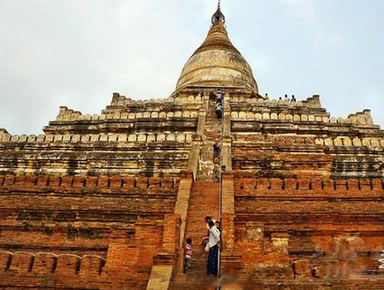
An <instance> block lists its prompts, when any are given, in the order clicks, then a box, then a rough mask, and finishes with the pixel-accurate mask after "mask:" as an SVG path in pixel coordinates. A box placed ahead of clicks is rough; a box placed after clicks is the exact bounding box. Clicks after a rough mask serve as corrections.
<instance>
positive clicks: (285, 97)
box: [284, 94, 289, 102]
mask: <svg viewBox="0 0 384 290" xmlns="http://www.w3.org/2000/svg"><path fill="white" fill-rule="evenodd" d="M284 101H286V102H289V99H288V95H287V94H285V95H284Z"/></svg>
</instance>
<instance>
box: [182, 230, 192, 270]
mask: <svg viewBox="0 0 384 290" xmlns="http://www.w3.org/2000/svg"><path fill="white" fill-rule="evenodd" d="M191 260H192V239H191V238H188V239H187V244H186V245H185V248H184V267H183V272H184V274H186V273H187V270H188V269H191Z"/></svg>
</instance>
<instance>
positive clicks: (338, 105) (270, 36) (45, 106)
mask: <svg viewBox="0 0 384 290" xmlns="http://www.w3.org/2000/svg"><path fill="white" fill-rule="evenodd" d="M216 5H217V2H216V0H161V1H159V0H0V104H1V105H0V128H6V129H7V130H8V131H9V132H10V133H12V134H22V133H27V134H40V133H41V132H42V127H43V126H44V125H47V124H48V122H49V121H50V120H54V119H55V117H56V115H57V113H58V110H59V106H62V105H65V106H67V107H69V108H71V109H75V110H80V111H81V112H83V113H84V114H94V113H100V111H101V110H102V109H103V108H104V107H105V106H106V105H108V104H109V103H110V101H111V98H112V97H111V96H112V93H113V92H119V93H120V94H122V95H126V96H128V97H131V98H134V99H150V98H166V97H168V96H169V95H170V94H171V93H172V91H173V90H174V88H175V85H176V82H177V79H178V77H179V74H180V72H181V69H182V67H183V65H184V64H185V62H186V61H187V59H188V58H189V57H190V55H191V54H192V53H193V51H194V50H195V49H196V48H197V47H198V46H199V45H200V44H201V43H202V41H203V40H204V38H205V37H206V33H207V32H208V29H209V25H210V17H211V15H212V14H213V12H215V10H216ZM222 11H223V12H224V14H225V16H226V18H227V22H226V25H227V29H228V32H229V35H230V38H231V40H232V42H233V44H234V45H235V46H236V47H237V48H238V49H239V51H240V52H241V53H242V54H243V56H244V57H245V58H246V59H247V60H248V62H249V63H250V65H251V67H252V69H253V72H254V75H255V79H256V81H257V82H258V85H259V88H260V93H262V94H264V93H265V92H268V93H269V95H270V96H271V97H272V98H278V97H279V96H282V95H284V94H286V93H287V94H290V95H292V94H294V95H296V97H297V98H298V99H306V98H307V97H309V96H311V95H313V94H320V95H321V102H322V105H323V106H324V107H325V108H327V110H328V111H329V112H330V113H331V114H332V116H336V117H344V118H345V117H347V116H348V115H349V114H350V113H355V112H358V111H362V110H363V109H366V108H371V109H372V114H373V118H374V121H375V123H377V124H380V125H381V126H382V127H384V35H383V34H384V33H383V28H384V17H383V15H384V1H383V0H241V1H239V0H222Z"/></svg>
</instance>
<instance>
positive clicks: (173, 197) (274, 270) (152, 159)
mask: <svg viewBox="0 0 384 290" xmlns="http://www.w3.org/2000/svg"><path fill="white" fill-rule="evenodd" d="M218 91H219V93H220V94H222V95H224V101H223V115H222V119H218V118H217V116H216V114H215V99H214V98H215V93H216V94H217V93H218ZM214 144H217V145H219V146H220V149H221V150H220V153H219V157H217V158H214V157H216V156H214V150H213V147H214ZM383 160H384V132H383V131H382V130H381V129H380V127H379V126H378V125H375V124H374V122H373V120H372V117H371V114H370V111H369V110H364V111H362V112H358V113H355V114H351V115H350V116H349V117H348V118H346V119H343V118H336V117H333V116H330V114H329V113H328V112H327V111H326V109H324V108H323V107H322V106H321V103H320V97H319V96H318V95H314V96H310V97H309V98H307V99H305V100H297V101H286V100H278V99H272V98H271V99H269V98H264V97H262V96H261V95H260V94H259V89H258V85H257V83H256V81H255V78H254V76H253V72H252V69H251V67H250V65H249V64H248V63H247V61H246V60H245V59H244V57H243V56H242V55H241V54H240V52H239V51H238V50H237V49H236V48H235V46H234V45H233V44H232V43H231V41H230V40H229V37H228V33H227V30H226V26H225V16H224V14H223V13H222V11H221V8H220V5H219V7H218V9H217V11H216V12H215V14H214V15H213V17H212V20H211V27H210V29H209V32H208V36H207V38H206V39H205V41H204V42H203V44H202V45H201V46H200V47H199V48H198V49H197V50H196V51H195V52H194V54H193V55H192V56H191V57H190V58H189V60H188V61H187V63H186V65H185V66H184V68H183V70H182V73H181V75H180V78H179V80H178V81H177V85H176V89H175V91H174V93H173V94H172V95H171V96H170V97H168V98H165V99H162V100H132V99H130V98H127V97H125V96H122V95H120V94H118V93H114V94H113V97H112V101H111V104H110V105H108V106H107V107H106V108H105V109H104V110H103V111H102V112H101V114H94V115H84V114H82V113H81V112H79V111H75V110H72V109H68V108H67V107H61V108H60V110H59V113H58V116H57V118H56V120H54V121H51V122H49V125H48V126H46V127H44V134H41V135H38V136H35V135H29V136H28V135H20V136H18V135H11V134H9V133H8V132H7V130H5V129H0V205H1V211H0V290H6V289H7V290H8V289H9V290H10V289H12V290H16V289H30V290H37V289H52V290H53V289H79V290H80V289H81V290H96V289H98V290H116V289H119V290H144V289H148V290H149V289H150V290H168V289H170V290H181V289H183V290H188V289H194V290H203V289H204V290H205V289H218V288H217V287H221V288H220V289H252V290H256V289H303V290H304V289H305V290H315V289H316V290H325V289H327V290H329V289H337V290H356V289H375V290H379V289H384V269H382V268H383V267H382V262H381V261H380V260H382V259H383V258H382V257H381V255H382V254H383V252H382V250H384V224H383V213H384V203H383V196H384V182H383V169H384V168H383V167H384V166H383ZM207 215H209V216H212V217H213V218H215V219H217V220H218V226H219V228H220V229H221V234H222V235H221V255H220V257H221V259H220V273H221V277H220V278H218V277H214V276H213V277H212V276H207V275H206V274H205V270H206V259H207V254H206V253H205V252H204V250H203V248H202V247H201V246H200V241H201V239H202V237H203V236H204V235H206V225H205V222H204V217H205V216H207ZM186 238H192V240H193V260H192V268H191V269H190V270H189V271H188V272H187V273H186V274H184V273H183V267H182V263H183V247H184V245H185V239H186Z"/></svg>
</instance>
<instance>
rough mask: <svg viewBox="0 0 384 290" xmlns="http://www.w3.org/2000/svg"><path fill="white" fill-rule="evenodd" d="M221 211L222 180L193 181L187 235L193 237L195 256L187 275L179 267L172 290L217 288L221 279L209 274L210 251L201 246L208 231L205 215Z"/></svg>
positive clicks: (214, 215)
mask: <svg viewBox="0 0 384 290" xmlns="http://www.w3.org/2000/svg"><path fill="white" fill-rule="evenodd" d="M218 213H219V183H215V182H207V181H197V182H195V183H194V184H193V187H192V193H191V198H190V204H189V210H188V218H187V226H186V235H185V237H186V238H191V239H192V248H193V256H192V263H191V269H189V271H188V272H187V274H183V269H182V268H181V267H179V269H177V274H176V276H175V278H174V280H173V282H172V284H171V286H170V290H211V289H212V290H214V289H216V284H217V278H216V277H214V276H207V275H206V263H207V258H208V253H206V252H205V251H204V249H203V247H202V245H201V241H202V239H203V237H204V236H205V235H206V234H207V228H206V224H205V221H204V217H205V216H207V215H210V216H212V217H213V218H217V217H218Z"/></svg>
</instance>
